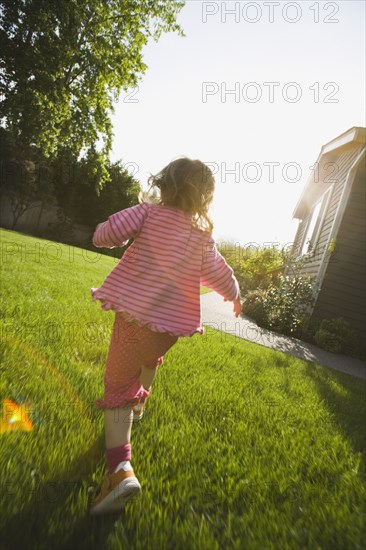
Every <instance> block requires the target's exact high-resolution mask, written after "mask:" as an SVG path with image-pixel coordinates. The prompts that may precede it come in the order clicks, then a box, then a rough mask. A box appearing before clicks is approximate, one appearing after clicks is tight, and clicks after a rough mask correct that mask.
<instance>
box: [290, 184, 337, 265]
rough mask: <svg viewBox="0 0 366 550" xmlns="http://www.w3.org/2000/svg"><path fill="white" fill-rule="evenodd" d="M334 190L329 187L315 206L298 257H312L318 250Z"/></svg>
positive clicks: (307, 223)
mask: <svg viewBox="0 0 366 550" xmlns="http://www.w3.org/2000/svg"><path fill="white" fill-rule="evenodd" d="M332 189H333V186H331V187H329V188H328V189H327V190H326V191H324V193H323V194H322V195H321V196H320V197H319V198H318V200H317V201H316V202H315V203H314V204H313V207H312V209H311V212H310V214H309V216H308V218H307V222H306V228H305V231H304V235H303V237H302V239H301V245H300V247H299V255H298V257H303V256H307V255H308V256H311V255H312V254H313V252H314V249H315V248H316V246H317V244H318V241H319V237H320V233H321V230H322V227H323V223H324V218H325V216H326V213H327V210H328V205H329V201H330V197H331V191H332ZM317 207H318V214H317V216H316V218H315V223H314V226H313V228H312V230H311V235H310V234H309V231H310V229H311V224H312V221H313V219H314V213H315V209H316V208H317Z"/></svg>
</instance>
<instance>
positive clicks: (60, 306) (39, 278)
mask: <svg viewBox="0 0 366 550" xmlns="http://www.w3.org/2000/svg"><path fill="white" fill-rule="evenodd" d="M0 234H1V245H2V295H3V301H2V303H1V344H2V347H1V358H2V362H1V378H0V380H1V382H0V388H1V389H0V396H1V400H3V399H11V400H13V401H15V402H16V403H19V404H20V403H27V404H28V405H29V406H30V407H32V410H31V412H30V414H29V416H30V418H31V420H32V422H33V424H34V429H33V430H32V431H30V432H16V431H13V432H11V433H5V434H3V435H1V436H0V442H1V456H0V471H1V514H0V517H1V528H0V529H1V535H0V549H1V550H10V549H11V550H12V549H13V548H22V549H30V548H32V549H45V550H49V549H50V548H52V549H61V548H64V549H71V550H74V549H88V550H90V549H98V550H99V549H103V548H107V549H145V548H146V549H147V548H148V549H152V550H160V549H174V550H175V549H182V550H187V549H188V550H189V549H191V548H192V549H199V550H201V549H207V550H219V549H220V550H221V549H226V548H230V549H231V548H233V549H234V548H235V549H248V550H252V549H253V550H267V549H280V550H286V549H294V550H298V549H311V550H318V549H329V550H335V549H341V550H351V549H359V550H361V548H362V549H363V548H364V542H362V541H365V540H366V529H365V517H366V516H365V511H366V510H365V501H366V490H365V460H364V459H365V427H364V421H365V400H364V397H365V389H366V384H365V382H364V381H361V380H359V379H355V378H352V377H351V376H348V375H346V374H342V373H339V372H336V371H331V370H329V369H326V368H325V367H322V366H320V365H316V364H312V363H309V362H306V361H301V360H300V359H297V358H295V357H292V356H288V355H285V354H284V353H281V352H276V351H273V350H270V349H268V348H264V347H262V346H259V345H257V344H253V343H250V342H247V341H245V340H243V339H239V338H235V337H234V336H232V335H228V334H224V333H220V332H218V331H215V330H214V329H212V328H210V327H207V329H206V333H205V335H204V336H200V335H198V334H197V335H195V336H194V337H192V338H182V339H180V340H179V341H178V343H177V344H176V345H175V346H174V347H173V348H172V349H170V350H169V351H168V353H167V354H166V357H165V361H164V364H163V365H162V366H161V367H160V370H158V373H157V376H156V379H155V381H154V385H153V392H152V395H151V399H150V400H149V402H148V405H147V409H146V413H145V416H144V418H143V420H142V421H141V423H140V424H139V425H136V426H135V425H134V427H133V431H132V441H131V442H132V465H133V468H134V471H135V473H136V475H137V477H138V479H139V481H140V483H141V486H142V491H143V492H142V494H141V495H140V496H139V497H138V499H137V500H136V501H133V502H130V503H129V504H127V506H126V508H125V509H124V511H123V512H121V513H119V514H117V515H113V516H109V517H108V516H106V517H99V518H98V517H96V518H94V517H91V516H89V514H88V498H89V497H88V495H90V494H91V493H90V491H92V490H93V489H94V490H95V489H97V488H98V487H99V486H100V484H101V483H102V481H103V476H104V472H105V463H104V433H103V416H102V412H101V411H99V410H97V409H96V408H95V407H94V400H95V399H96V398H98V397H101V396H102V395H103V394H102V383H103V370H104V364H105V360H106V356H107V351H108V346H109V339H110V334H111V330H112V325H113V319H114V314H113V312H111V311H108V312H106V311H103V310H102V309H101V307H100V302H92V299H91V297H90V287H98V286H99V285H100V284H101V283H102V282H103V280H104V278H105V276H106V275H107V274H108V273H109V272H110V271H111V269H112V268H113V267H114V266H115V265H116V263H117V261H118V260H117V259H114V258H110V257H107V256H103V255H101V254H99V253H98V254H97V253H92V252H87V251H85V250H82V249H78V248H74V247H71V246H67V245H62V244H58V243H51V242H49V241H46V240H42V239H38V238H32V237H29V236H27V235H24V234H20V233H17V232H14V231H7V230H1V232H0Z"/></svg>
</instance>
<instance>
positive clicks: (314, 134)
mask: <svg viewBox="0 0 366 550" xmlns="http://www.w3.org/2000/svg"><path fill="white" fill-rule="evenodd" d="M230 10H231V11H233V12H234V13H231V14H229V13H228V12H229V11H230ZM271 21H272V22H271ZM291 21H292V22H291ZM317 21H318V22H317ZM332 21H333V22H332ZM178 22H179V23H180V25H181V26H182V28H183V29H184V31H185V34H186V37H185V38H181V37H179V36H178V35H176V34H174V33H169V34H166V35H163V36H162V38H161V39H160V41H159V42H158V43H154V42H151V43H150V44H149V45H148V46H147V47H146V48H145V53H144V61H145V63H146V64H147V65H148V70H147V72H146V74H145V76H144V77H143V80H142V81H141V83H140V85H139V88H138V90H135V91H132V92H130V93H124V94H123V95H122V96H121V98H120V100H119V102H118V103H117V104H116V105H115V114H114V115H113V124H114V135H115V138H114V147H113V152H112V155H111V158H112V160H113V161H115V160H118V159H122V161H123V163H124V164H127V165H128V166H129V170H130V172H131V173H133V174H134V176H135V177H136V179H138V180H139V181H140V182H141V184H142V185H143V187H144V188H146V180H147V177H148V176H149V174H150V172H151V173H155V172H157V171H159V170H160V169H161V168H163V166H165V165H166V164H168V163H169V162H170V161H171V160H173V159H174V158H176V157H178V156H181V155H186V156H188V157H191V158H193V159H196V158H198V159H200V160H202V161H203V162H206V163H208V164H209V165H210V166H211V168H213V170H214V171H215V172H216V173H215V178H216V192H215V199H214V202H213V206H212V210H211V213H212V218H213V221H214V226H215V227H214V233H213V236H214V237H215V238H216V239H217V240H223V239H228V240H233V241H235V242H238V243H240V244H241V245H242V246H244V247H245V246H246V245H247V244H248V243H258V244H259V245H260V246H263V245H264V244H265V243H271V242H272V243H281V244H287V243H290V242H292V241H293V239H294V236H295V232H296V228H297V225H298V221H297V220H295V219H292V213H293V210H294V208H295V205H296V203H297V201H298V199H299V196H300V194H301V191H302V189H303V187H304V185H305V184H306V181H307V178H308V177H309V175H310V173H311V168H310V167H311V166H313V165H314V163H315V161H316V159H317V157H318V154H319V152H320V148H321V146H322V145H323V144H325V143H327V142H328V141H330V140H331V139H333V138H335V137H336V136H338V135H339V134H341V133H343V132H345V131H346V130H348V129H349V128H351V127H352V126H365V65H366V60H365V50H364V45H365V23H364V22H365V3H364V2H363V1H362V0H361V1H349V0H347V1H338V2H313V1H309V2H308V1H300V2H282V1H281V2H243V1H242V2H201V1H196V0H193V1H192V0H191V1H188V2H187V3H186V6H185V7H184V8H183V10H182V11H181V12H180V15H179V17H178ZM265 83H267V84H265ZM270 83H273V84H270ZM230 90H231V91H232V92H233V93H228V92H229V91H230ZM296 99H298V100H297V101H296ZM255 100H257V101H255ZM272 163H277V164H272Z"/></svg>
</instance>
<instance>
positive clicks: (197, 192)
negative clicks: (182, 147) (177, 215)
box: [139, 157, 215, 233]
mask: <svg viewBox="0 0 366 550" xmlns="http://www.w3.org/2000/svg"><path fill="white" fill-rule="evenodd" d="M147 181H148V184H149V190H148V191H147V193H145V192H143V191H142V192H141V193H140V194H139V202H140V203H141V202H151V203H153V204H158V205H166V206H174V207H176V208H180V209H181V210H183V211H184V212H188V213H190V214H192V219H193V223H194V225H196V227H198V228H199V229H202V230H203V231H208V232H209V233H212V230H213V222H212V220H211V218H210V216H209V214H208V209H209V207H210V205H211V202H212V199H213V193H214V189H215V179H214V177H213V174H212V172H211V170H210V168H209V167H208V166H206V164H204V163H203V162H201V161H200V160H191V159H189V158H187V157H181V158H178V159H176V160H174V161H173V162H171V163H170V164H168V165H167V166H165V167H164V168H163V169H162V170H161V171H160V172H159V173H158V174H156V175H151V176H150V177H149V179H148V180H147ZM158 190H159V195H158V193H157V191H158Z"/></svg>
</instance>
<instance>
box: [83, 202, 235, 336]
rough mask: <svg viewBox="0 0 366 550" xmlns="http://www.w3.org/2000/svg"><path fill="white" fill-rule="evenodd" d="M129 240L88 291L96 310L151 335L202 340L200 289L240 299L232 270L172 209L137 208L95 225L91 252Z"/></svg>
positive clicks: (208, 237)
mask: <svg viewBox="0 0 366 550" xmlns="http://www.w3.org/2000/svg"><path fill="white" fill-rule="evenodd" d="M129 239H134V240H133V242H132V244H131V245H130V246H129V247H128V248H127V250H126V252H125V253H124V255H123V257H122V258H121V260H120V261H119V263H118V264H117V266H116V267H115V268H114V269H113V270H112V271H111V273H110V274H109V275H108V276H107V277H106V279H105V280H104V282H103V284H102V285H101V286H100V287H99V288H91V289H90V290H91V295H92V299H93V300H100V301H101V303H102V308H103V309H105V310H110V309H112V310H114V311H121V312H124V316H125V317H126V318H127V319H137V321H139V322H140V324H142V325H144V326H147V327H148V328H150V329H151V330H153V331H156V332H168V333H170V334H173V335H176V336H193V334H195V333H199V334H203V333H204V328H203V327H202V326H200V322H201V308H200V284H202V285H204V286H207V287H209V288H211V289H213V290H215V291H216V292H218V293H219V294H221V295H222V296H223V297H224V298H227V300H230V301H231V300H234V299H235V298H236V297H238V296H239V295H240V291H239V285H238V282H237V280H236V278H235V276H234V272H233V270H232V268H231V267H230V266H229V265H228V264H227V263H226V261H225V259H224V258H223V257H222V256H221V254H220V253H219V251H218V250H217V248H216V243H215V240H214V239H213V237H212V236H211V235H210V234H209V233H208V232H207V231H203V230H200V229H198V228H196V227H194V225H193V222H192V216H191V215H190V214H189V213H187V212H184V211H183V210H180V209H179V208H175V207H172V206H162V205H155V204H150V203H145V202H144V203H141V204H138V205H136V206H132V207H131V208H126V209H125V210H121V211H120V212H117V213H115V214H112V215H111V216H109V217H108V220H107V221H105V222H103V223H100V224H99V225H98V226H97V228H96V230H95V232H94V235H93V239H92V242H93V244H94V246H96V247H106V248H115V247H116V246H124V245H125V244H126V243H127V242H128V240H129Z"/></svg>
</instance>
